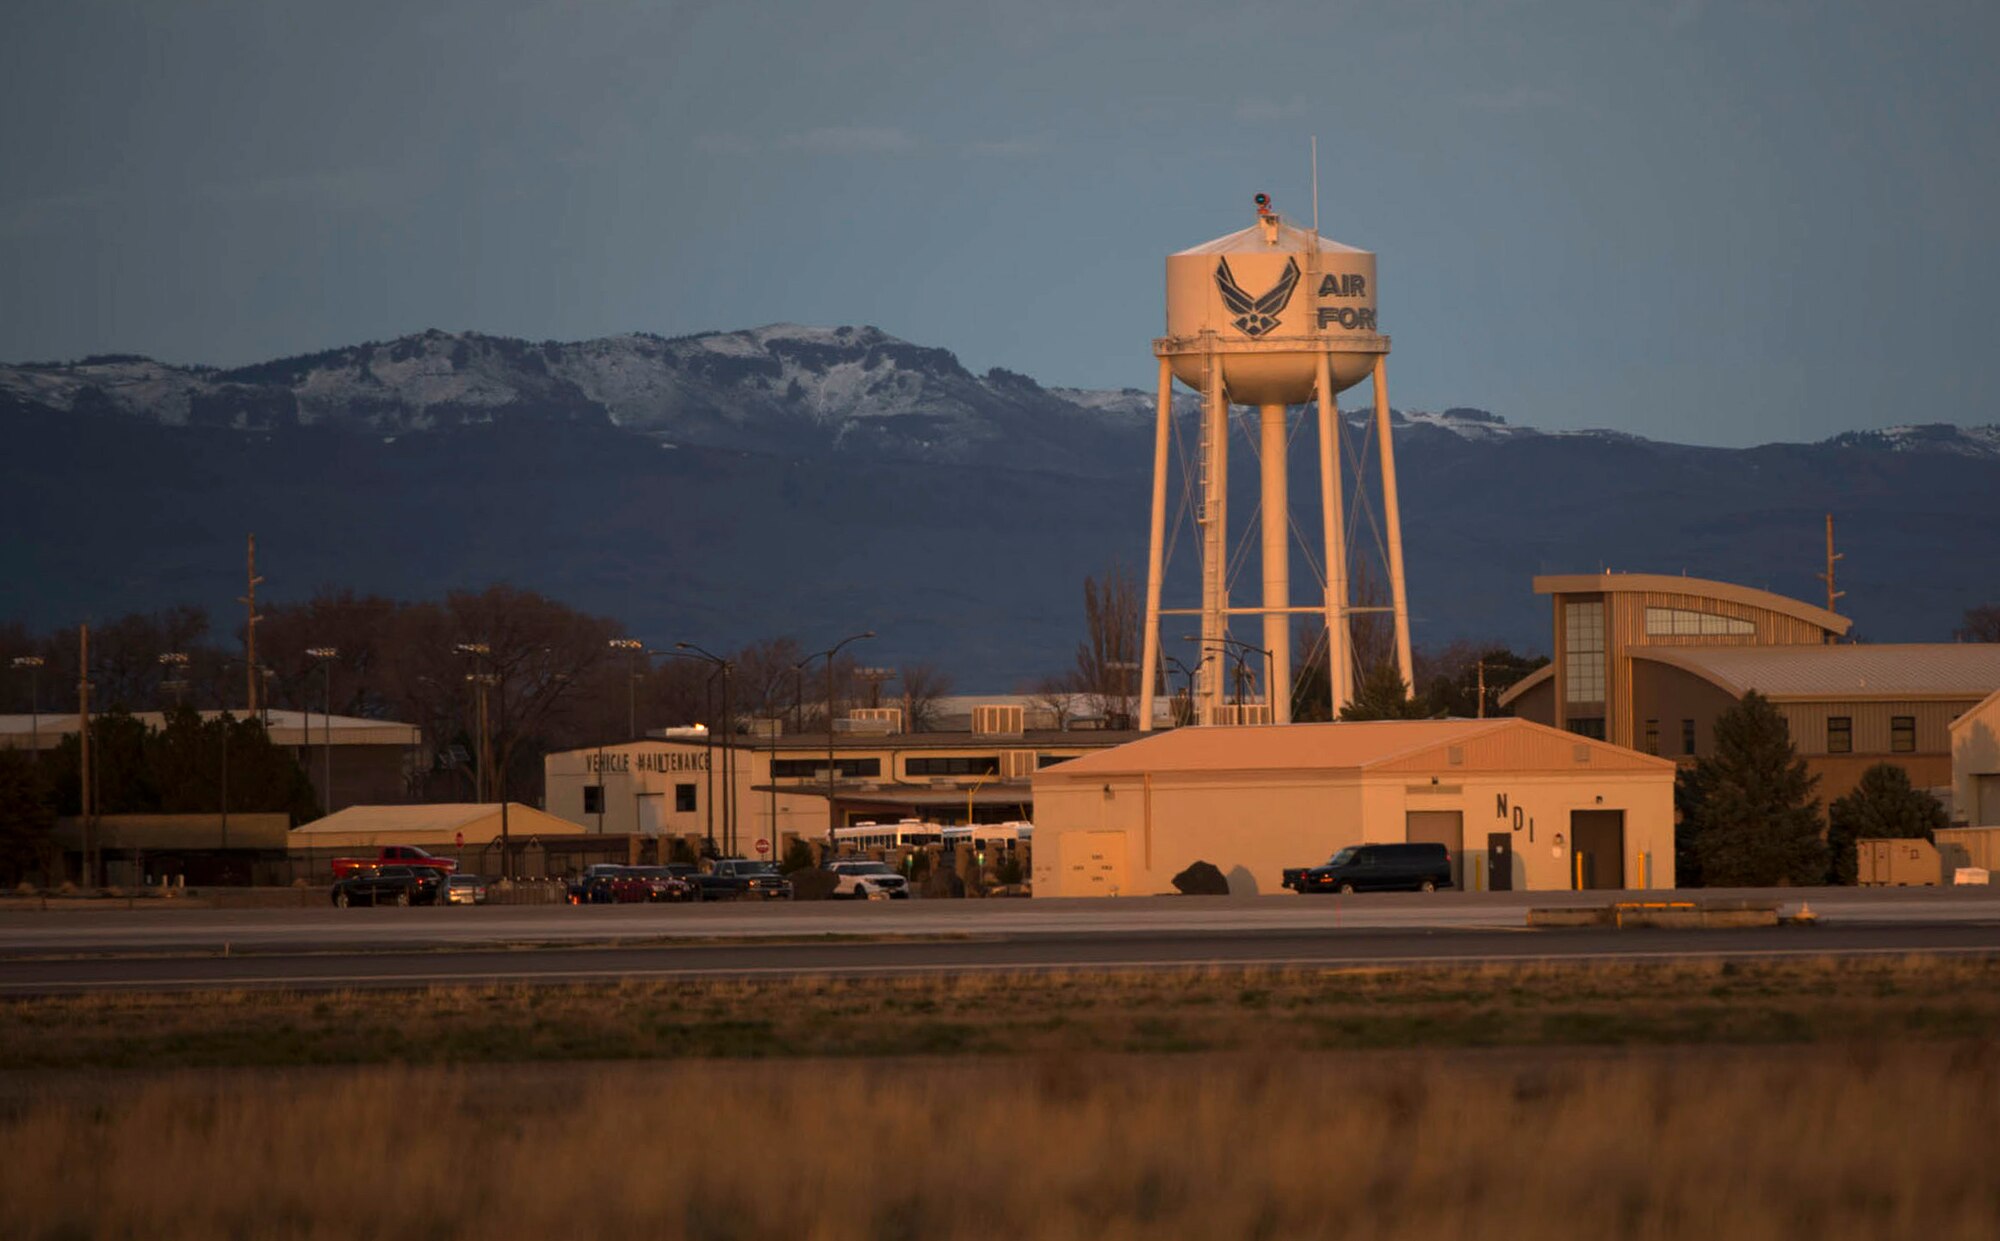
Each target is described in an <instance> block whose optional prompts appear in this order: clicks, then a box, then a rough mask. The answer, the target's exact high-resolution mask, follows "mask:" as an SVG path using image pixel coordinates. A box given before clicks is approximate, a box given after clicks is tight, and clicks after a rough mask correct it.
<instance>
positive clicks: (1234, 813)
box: [1034, 718, 1675, 897]
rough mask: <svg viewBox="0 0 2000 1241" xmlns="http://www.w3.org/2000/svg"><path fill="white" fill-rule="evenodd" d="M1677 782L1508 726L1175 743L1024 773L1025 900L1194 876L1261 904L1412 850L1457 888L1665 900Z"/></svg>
mask: <svg viewBox="0 0 2000 1241" xmlns="http://www.w3.org/2000/svg"><path fill="white" fill-rule="evenodd" d="M1674 771H1675V768H1674V764H1673V763H1672V762H1671V761H1669V760H1667V759H1662V758H1654V757H1652V756H1649V755H1645V754H1640V753H1638V752H1636V751H1633V750H1629V749H1626V748H1624V747H1621V746H1616V745H1611V744H1609V743H1607V742H1603V741H1597V740H1594V739H1591V738H1586V737H1580V736H1577V735H1575V734H1573V733H1567V732H1563V731H1560V730H1558V729H1554V728H1549V727H1546V726H1544V725H1540V724H1534V723H1530V722H1529V721H1526V720H1520V719H1507V718H1503V719H1489V720H1381V721H1370V722H1355V723H1334V724H1287V725H1267V726H1261V727H1256V726H1252V727H1232V728H1181V729H1175V730H1174V731H1172V732H1167V733H1155V734H1153V735H1151V736H1149V737H1147V738H1146V739H1144V740H1141V741H1134V742H1132V743H1130V744H1128V745H1122V746H1119V747H1117V748H1116V749H1111V750H1105V751H1101V752H1099V753H1096V754H1089V755H1085V756H1082V757H1080V758H1076V759H1073V760H1071V761H1070V762H1067V763H1063V764H1061V765H1060V766H1056V767H1049V768H1046V769H1044V770H1041V771H1038V772H1036V773H1035V777H1034V792H1035V854H1034V883H1035V895H1036V896H1037V897H1049V896H1100V895H1132V896H1138V895H1148V894H1152V893H1164V892H1171V891H1173V890H1174V888H1173V878H1174V876H1175V875H1176V874H1178V873H1180V872H1181V871H1182V870H1184V869H1185V868H1187V867H1188V866H1190V865H1192V864H1193V863H1195V862H1208V863H1210V864H1212V865H1214V866H1216V867H1217V868H1219V869H1220V870H1221V871H1222V873H1223V874H1224V875H1225V876H1226V877H1227V878H1228V880H1229V890H1230V892H1231V894H1232V895H1249V894H1257V893H1270V892H1276V891H1278V890H1280V887H1281V879H1282V872H1283V870H1284V868H1286V867H1289V866H1305V865H1312V864H1316V863H1318V862H1322V861H1325V860H1326V859H1327V858H1328V857H1329V856H1331V855H1332V854H1333V853H1334V852H1335V851H1337V850H1339V849H1341V848H1343V847H1345V846H1347V845H1354V844H1381V843H1403V842H1408V841H1435V842H1438V843H1441V844H1443V845H1444V846H1445V848H1446V851H1447V852H1448V853H1450V855H1451V857H1452V863H1453V873H1454V877H1455V879H1456V881H1457V882H1458V883H1459V884H1460V886H1462V887H1465V888H1483V889H1529V888H1537V889H1568V888H1606V889H1610V888H1671V887H1672V886H1673V884H1674Z"/></svg>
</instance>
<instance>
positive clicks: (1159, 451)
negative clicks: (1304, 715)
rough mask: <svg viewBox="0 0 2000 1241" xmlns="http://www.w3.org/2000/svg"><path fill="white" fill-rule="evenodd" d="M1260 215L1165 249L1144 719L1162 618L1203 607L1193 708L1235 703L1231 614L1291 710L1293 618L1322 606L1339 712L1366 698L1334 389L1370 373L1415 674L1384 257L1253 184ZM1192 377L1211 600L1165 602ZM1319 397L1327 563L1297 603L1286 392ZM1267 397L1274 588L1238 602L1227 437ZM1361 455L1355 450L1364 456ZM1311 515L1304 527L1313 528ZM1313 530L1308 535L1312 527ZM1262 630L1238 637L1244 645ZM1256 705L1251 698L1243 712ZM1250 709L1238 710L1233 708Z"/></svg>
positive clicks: (1194, 480) (1265, 536)
mask: <svg viewBox="0 0 2000 1241" xmlns="http://www.w3.org/2000/svg"><path fill="white" fill-rule="evenodd" d="M1256 205H1257V219H1256V222H1255V223H1253V224H1252V225H1251V226H1250V227H1249V228H1246V229H1244V230H1243V231H1241V232H1237V233H1231V234H1229V235H1228V236H1226V237H1218V238H1216V239H1215V240H1214V241H1211V242H1209V243H1207V244H1206V245H1200V246H1196V247H1194V248H1193V249H1191V250H1183V251H1181V252H1180V253H1178V254H1174V255H1170V256H1169V257H1168V258H1167V334H1166V335H1165V336H1162V337H1161V338H1159V339H1158V340H1155V341H1154V342H1153V353H1154V354H1155V355H1156V356H1157V357H1158V358H1159V360H1160V383H1159V414H1158V424H1157V427H1156V430H1155V435H1154V441H1153V510H1152V540H1151V547H1150V549H1149V553H1148V557H1147V570H1146V629H1145V641H1144V651H1143V655H1142V660H1143V663H1142V666H1143V667H1144V668H1146V669H1147V670H1148V675H1146V676H1145V677H1144V678H1142V689H1141V693H1140V702H1139V726H1140V727H1141V728H1151V727H1152V722H1153V698H1154V693H1155V687H1156V684H1157V681H1158V679H1159V678H1158V671H1157V670H1158V669H1160V668H1161V667H1162V663H1161V658H1160V655H1161V652H1160V623H1161V618H1162V617H1169V618H1178V617H1193V616H1199V617H1200V618H1201V644H1202V651H1203V653H1204V659H1203V660H1202V662H1200V663H1198V664H1196V666H1195V675H1194V686H1193V689H1194V709H1195V722H1196V723H1199V724H1213V723H1218V722H1222V721H1224V720H1225V719H1228V718H1232V716H1231V714H1230V713H1229V712H1228V711H1226V710H1225V707H1226V704H1227V693H1226V691H1227V684H1226V682H1227V676H1226V667H1227V663H1228V659H1229V656H1228V654H1227V650H1228V648H1229V647H1230V644H1231V641H1232V639H1231V636H1230V632H1229V625H1230V620H1231V618H1233V617H1238V616H1260V617H1262V618H1263V621H1264V627H1263V645H1262V649H1263V650H1264V651H1266V652H1268V656H1267V657H1266V658H1265V660H1264V661H1263V662H1264V663H1265V665H1266V666H1265V669H1264V673H1265V684H1266V687H1267V690H1268V691H1270V692H1269V700H1270V718H1271V720H1272V721H1273V722H1275V723H1280V724H1285V723H1290V722H1291V707H1292V704H1291V692H1290V691H1291V684H1292V658H1291V622H1292V618H1293V617H1294V616H1297V615H1301V614H1313V615H1323V616H1324V617H1325V623H1326V629H1327V643H1328V651H1327V668H1328V676H1329V679H1330V680H1331V682H1332V685H1331V688H1332V693H1333V703H1334V709H1335V711H1336V713H1337V712H1338V711H1339V708H1340V707H1341V705H1342V704H1344V703H1346V702H1347V701H1348V700H1349V699H1351V698H1352V697H1353V692H1354V667H1353V653H1352V643H1351V640H1350V636H1349V631H1348V618H1349V616H1350V615H1351V614H1352V613H1353V612H1354V611H1356V610H1358V609H1355V608H1353V607H1352V606H1351V604H1350V601H1349V598H1348V593H1349V592H1348V547H1347V538H1348V530H1347V522H1346V512H1345V509H1344V501H1343V499H1342V494H1341V493H1342V475H1343V461H1342V454H1341V445H1340V429H1341V420H1340V411H1339V407H1338V404H1337V402H1336V394H1338V393H1339V392H1340V391H1341V390H1342V389H1344V388H1349V387H1352V386H1353V385H1355V384H1357V383H1359V382H1361V380H1362V379H1364V378H1367V377H1370V376H1372V377H1373V378H1374V381H1375V425H1374V429H1373V430H1374V433H1373V435H1372V436H1371V438H1373V439H1375V440H1376V441H1377V442H1378V443H1379V445H1380V453H1381V456H1380V463H1381V498H1382V522H1381V533H1382V535H1383V544H1384V546H1383V559H1384V560H1385V561H1386V564H1387V569H1388V577H1389V590H1390V597H1391V601H1390V606H1389V608H1388V609H1387V610H1389V611H1391V612H1392V613H1393V614H1394V618H1395V635H1396V636H1395V641H1396V662H1397V666H1398V667H1399V668H1400V670H1401V671H1402V674H1403V680H1404V681H1405V682H1406V683H1413V677H1412V673H1411V669H1410V620H1409V607H1408V604H1407V602H1406V600H1405V590H1404V582H1403V537H1402V520H1401V517H1400V514H1399V512H1398V507H1397V501H1396V456H1395V449H1394V447H1393V446H1392V445H1391V443H1390V439H1389V378H1388V371H1387V369H1386V364H1387V361H1388V356H1389V338H1388V337H1387V336H1384V335H1382V334H1381V333H1380V332H1379V331H1378V330H1377V325H1376V321H1375V292H1376V286H1375V256H1374V255H1373V254H1371V253H1369V252H1368V251H1366V250H1357V249H1354V248H1353V247H1352V246H1343V245H1340V244H1339V243H1337V242H1332V241H1327V240H1324V239H1322V238H1321V237H1320V235H1319V232H1318V229H1317V228H1314V229H1300V228H1294V227H1292V226H1290V225H1288V224H1286V223H1285V222H1284V221H1283V220H1281V219H1279V218H1278V216H1277V214H1276V213H1275V212H1273V211H1272V210H1271V203H1270V199H1269V198H1267V197H1266V196H1265V195H1263V194H1259V195H1257V197H1256ZM1176 379H1179V380H1180V381H1181V382H1182V383H1184V384H1186V385H1187V386H1188V387H1190V388H1192V389H1194V390H1195V391H1196V392H1199V393H1200V394H1201V415H1200V421H1199V437H1198V440H1199V442H1198V445H1197V447H1196V449H1195V451H1194V452H1193V453H1191V454H1189V455H1190V456H1191V458H1192V460H1191V462H1190V465H1189V467H1188V471H1187V472H1188V473H1189V474H1191V475H1193V477H1189V478H1186V479H1184V482H1185V484H1186V486H1187V489H1188V492H1189V494H1190V496H1191V499H1192V501H1193V514H1192V516H1193V520H1194V527H1195V531H1196V535H1197V537H1196V543H1197V546H1198V554H1199V556H1200V560H1201V600H1200V606H1199V607H1198V608H1195V607H1171V608H1166V609H1162V608H1161V606H1160V592H1161V579H1162V575H1163V572H1164V569H1165V561H1166V550H1167V543H1166V539H1167V519H1166V515H1167V492H1168V458H1169V452H1168V449H1169V445H1170V441H1171V438H1172V432H1173V385H1174V380H1176ZM1308 401H1311V402H1314V403H1315V404H1316V405H1317V407H1318V421H1319V427H1318V431H1319V434H1318V446H1319V479H1320V522H1319V537H1320V543H1321V556H1320V563H1321V564H1323V565H1324V566H1326V583H1325V592H1324V598H1323V600H1319V601H1315V602H1313V603H1311V604H1309V605H1306V606H1302V607H1294V606H1293V605H1292V598H1291V572H1290V566H1291V555H1290V552H1291V543H1290V538H1289V531H1290V529H1291V525H1292V520H1291V516H1292V515H1291V507H1290V501H1289V499H1288V497H1287V495H1286V491H1287V488H1286V473H1285V469H1286V465H1287V455H1288V453H1287V450H1288V447H1289V441H1290V428H1289V426H1288V424H1287V421H1286V411H1287V407H1288V406H1294V405H1303V404H1305V403H1306V402H1308ZM1238 405H1249V406H1255V407H1256V410H1257V419H1256V426H1257V430H1256V437H1255V440H1254V441H1253V445H1254V448H1255V451H1256V452H1257V454H1258V464H1259V472H1260V476H1261V480H1262V487H1261V489H1260V496H1259V505H1260V507H1259V520H1258V522H1257V525H1258V529H1259V536H1260V542H1261V552H1260V561H1261V567H1262V576H1263V598H1262V601H1261V603H1259V604H1258V605H1257V606H1236V605H1234V604H1232V603H1231V602H1230V563H1231V560H1232V554H1231V553H1232V549H1231V547H1230V542H1229V451H1230V428H1231V426H1232V425H1233V424H1234V421H1235V419H1234V417H1233V415H1232V413H1231V410H1232V407H1234V406H1238ZM1361 464H1362V463H1361V462H1360V461H1359V460H1357V461H1356V465H1357V467H1358V466H1360V465H1361ZM1308 528H1309V527H1308V526H1306V525H1305V524H1301V527H1300V529H1301V531H1302V532H1303V531H1304V530H1306V529H1308ZM1302 537H1303V535H1302ZM1248 646H1249V644H1247V643H1243V644H1238V645H1237V646H1236V647H1235V648H1234V649H1236V650H1237V651H1238V653H1239V654H1240V652H1241V651H1242V650H1244V649H1247V648H1248ZM1246 714H1247V713H1246ZM1235 718H1240V717H1235Z"/></svg>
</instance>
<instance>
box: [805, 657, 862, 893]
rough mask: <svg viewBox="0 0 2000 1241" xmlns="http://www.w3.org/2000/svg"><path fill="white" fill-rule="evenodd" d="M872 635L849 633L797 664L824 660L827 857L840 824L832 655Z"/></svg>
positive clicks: (832, 849) (831, 849)
mask: <svg viewBox="0 0 2000 1241" xmlns="http://www.w3.org/2000/svg"><path fill="white" fill-rule="evenodd" d="M874 636H875V631H874V630H873V629H870V630H868V631H866V632H865V633H854V634H849V635H848V636H846V637H844V638H842V639H841V640H840V641H838V642H836V643H834V644H833V645H832V646H829V647H827V648H826V649H825V650H823V651H819V652H816V653H814V654H811V655H808V656H806V657H805V658H804V659H802V660H800V661H799V666H800V667H804V666H805V665H806V664H809V663H811V662H812V661H813V660H815V659H820V658H824V659H825V660H826V851H827V856H829V857H831V856H832V855H833V851H834V848H835V845H834V837H833V829H834V828H836V827H838V826H840V812H839V809H838V807H837V806H836V805H835V803H834V800H833V657H834V656H835V655H838V654H840V648H841V647H843V646H846V645H847V644H848V643H849V642H859V641H861V639H863V638H872V637H874Z"/></svg>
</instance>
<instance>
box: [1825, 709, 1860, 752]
mask: <svg viewBox="0 0 2000 1241" xmlns="http://www.w3.org/2000/svg"><path fill="white" fill-rule="evenodd" d="M1826 752H1827V753H1828V754H1852V753H1854V717H1853V716H1851V715H1835V716H1830V717H1828V719H1827V721H1826Z"/></svg>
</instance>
